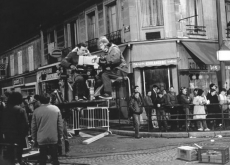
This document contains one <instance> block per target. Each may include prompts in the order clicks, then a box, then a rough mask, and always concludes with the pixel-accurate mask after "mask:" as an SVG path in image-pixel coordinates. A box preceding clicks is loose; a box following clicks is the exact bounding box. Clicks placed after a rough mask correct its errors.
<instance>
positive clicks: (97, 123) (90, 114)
mask: <svg viewBox="0 0 230 165" xmlns="http://www.w3.org/2000/svg"><path fill="white" fill-rule="evenodd" d="M68 125H69V126H70V127H69V129H72V130H74V131H75V130H82V129H95V128H107V131H109V109H108V107H87V108H74V109H72V114H71V118H70V120H68Z"/></svg>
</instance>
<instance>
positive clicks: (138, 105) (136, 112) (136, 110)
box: [129, 92, 143, 139]
mask: <svg viewBox="0 0 230 165" xmlns="http://www.w3.org/2000/svg"><path fill="white" fill-rule="evenodd" d="M142 106H143V103H142V101H141V99H140V97H139V93H138V92H135V93H134V96H132V98H131V100H130V103H129V107H130V109H131V110H132V114H133V123H134V126H135V138H138V139H139V138H141V137H140V135H139V129H140V114H142V112H143V107H142Z"/></svg>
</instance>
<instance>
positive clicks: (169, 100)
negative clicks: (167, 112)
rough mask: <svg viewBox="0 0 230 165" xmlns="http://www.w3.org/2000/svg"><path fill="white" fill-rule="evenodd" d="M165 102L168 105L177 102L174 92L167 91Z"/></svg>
mask: <svg viewBox="0 0 230 165" xmlns="http://www.w3.org/2000/svg"><path fill="white" fill-rule="evenodd" d="M167 104H168V105H170V106H174V105H175V104H178V100H177V96H176V93H175V92H173V93H171V92H169V93H168V94H167Z"/></svg>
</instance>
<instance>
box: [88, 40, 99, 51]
mask: <svg viewBox="0 0 230 165" xmlns="http://www.w3.org/2000/svg"><path fill="white" fill-rule="evenodd" d="M86 43H87V45H88V49H89V51H90V52H95V51H97V50H98V38H94V39H92V40H89V41H86Z"/></svg>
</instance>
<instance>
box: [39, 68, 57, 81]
mask: <svg viewBox="0 0 230 165" xmlns="http://www.w3.org/2000/svg"><path fill="white" fill-rule="evenodd" d="M40 72H41V80H42V81H47V80H55V79H58V78H59V76H58V73H57V67H56V66H52V67H50V68H46V69H44V70H41V71H40Z"/></svg>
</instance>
